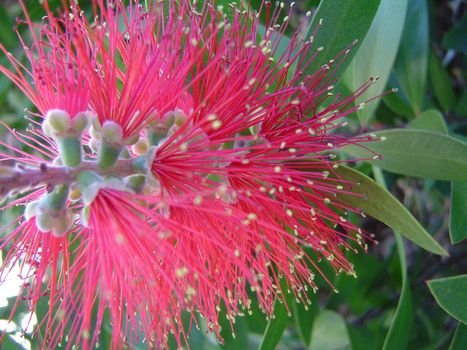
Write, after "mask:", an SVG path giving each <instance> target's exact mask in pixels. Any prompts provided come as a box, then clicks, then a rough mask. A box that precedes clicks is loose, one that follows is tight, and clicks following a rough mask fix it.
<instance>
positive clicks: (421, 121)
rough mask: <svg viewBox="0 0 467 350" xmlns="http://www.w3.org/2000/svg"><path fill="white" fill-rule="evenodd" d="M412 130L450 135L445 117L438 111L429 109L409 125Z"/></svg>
mask: <svg viewBox="0 0 467 350" xmlns="http://www.w3.org/2000/svg"><path fill="white" fill-rule="evenodd" d="M409 127H410V128H412V129H422V130H431V131H435V132H440V133H442V134H447V133H448V127H447V125H446V122H445V121H444V118H443V115H442V114H441V113H440V112H439V111H437V110H436V109H429V110H427V111H425V112H423V113H422V114H420V115H418V116H417V118H415V119H413V120H412V121H411V122H410V123H409Z"/></svg>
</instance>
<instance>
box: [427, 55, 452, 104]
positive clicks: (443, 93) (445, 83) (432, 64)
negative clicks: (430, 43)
mask: <svg viewBox="0 0 467 350" xmlns="http://www.w3.org/2000/svg"><path fill="white" fill-rule="evenodd" d="M429 73H430V80H431V87H432V89H433V92H434V94H435V97H436V99H437V100H438V103H439V105H440V106H441V107H442V109H443V111H444V112H448V111H450V110H451V109H452V108H453V107H454V105H455V103H456V96H455V94H454V88H453V84H452V83H451V78H450V77H449V74H448V72H447V70H446V68H444V67H443V65H442V64H441V62H440V61H439V58H438V57H437V56H436V54H435V53H434V52H433V51H431V53H430V61H429Z"/></svg>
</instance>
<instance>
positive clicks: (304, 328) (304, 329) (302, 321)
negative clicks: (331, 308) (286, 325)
mask: <svg viewBox="0 0 467 350" xmlns="http://www.w3.org/2000/svg"><path fill="white" fill-rule="evenodd" d="M315 299H316V298H315ZM318 312H319V304H318V300H315V301H313V302H312V304H311V305H309V306H308V310H305V308H304V305H301V304H298V303H294V304H293V314H294V320H295V326H296V328H297V331H298V334H299V336H300V338H301V339H302V341H303V343H304V344H305V346H306V347H307V348H308V346H309V344H310V341H311V332H312V330H313V324H314V322H315V319H316V316H317V315H318Z"/></svg>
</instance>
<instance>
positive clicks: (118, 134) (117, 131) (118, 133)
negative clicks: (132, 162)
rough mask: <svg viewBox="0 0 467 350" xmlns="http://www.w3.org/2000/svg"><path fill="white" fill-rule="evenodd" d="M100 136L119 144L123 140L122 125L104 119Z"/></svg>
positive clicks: (109, 141)
mask: <svg viewBox="0 0 467 350" xmlns="http://www.w3.org/2000/svg"><path fill="white" fill-rule="evenodd" d="M101 133H102V137H103V139H104V140H105V141H106V142H108V143H113V144H121V143H122V141H123V129H122V127H121V126H120V125H119V124H117V123H116V122H114V121H112V120H106V121H105V122H104V125H102V130H101Z"/></svg>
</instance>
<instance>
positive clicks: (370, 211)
mask: <svg viewBox="0 0 467 350" xmlns="http://www.w3.org/2000/svg"><path fill="white" fill-rule="evenodd" d="M335 171H336V173H337V175H339V176H341V177H342V178H344V179H346V180H348V181H351V182H353V183H354V184H355V185H354V186H353V189H352V192H354V193H355V194H356V195H350V194H342V193H341V194H339V195H338V199H340V200H342V201H343V202H344V203H347V204H348V205H350V206H352V207H354V208H360V209H361V210H362V211H363V212H364V213H366V214H367V215H370V216H372V217H374V218H375V219H377V220H380V221H381V222H383V223H385V224H386V225H388V226H389V227H390V228H392V229H393V230H394V231H396V232H399V233H400V234H401V235H403V236H404V237H405V238H407V239H409V240H411V241H412V242H414V243H416V244H417V245H419V246H420V247H422V248H424V249H426V250H428V251H430V252H432V253H434V254H439V255H448V254H447V252H446V251H445V250H444V249H443V248H442V247H441V246H440V245H439V244H438V243H437V242H436V241H435V240H434V239H433V238H432V237H431V236H430V234H429V233H428V232H426V231H425V229H424V228H423V227H422V225H420V223H419V222H418V221H417V220H416V219H415V218H414V217H413V216H412V214H410V212H409V211H408V210H407V209H406V208H405V207H404V206H403V205H402V204H401V203H400V202H399V201H398V200H397V199H396V198H395V197H394V196H393V195H391V194H390V193H389V192H388V191H386V190H385V189H384V188H382V187H381V186H380V185H378V184H377V183H376V182H374V181H373V180H372V179H370V178H369V177H368V176H366V175H364V174H362V173H360V172H358V171H356V170H353V169H350V168H348V167H345V166H340V167H339V168H338V169H336V170H335Z"/></svg>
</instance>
